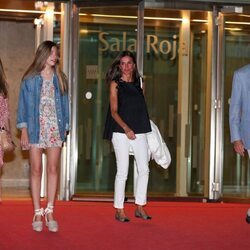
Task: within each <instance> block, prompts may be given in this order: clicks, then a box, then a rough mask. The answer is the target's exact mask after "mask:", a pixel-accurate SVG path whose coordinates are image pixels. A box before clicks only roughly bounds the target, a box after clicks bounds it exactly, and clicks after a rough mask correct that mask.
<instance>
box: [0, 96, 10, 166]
mask: <svg viewBox="0 0 250 250" xmlns="http://www.w3.org/2000/svg"><path fill="white" fill-rule="evenodd" d="M8 123H9V108H8V98H7V97H4V96H3V95H2V94H0V128H5V129H8V127H7V126H8ZM3 155H4V152H3V150H2V149H1V146H0V167H1V166H2V165H3Z"/></svg>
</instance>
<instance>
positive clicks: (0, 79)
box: [0, 59, 8, 97]
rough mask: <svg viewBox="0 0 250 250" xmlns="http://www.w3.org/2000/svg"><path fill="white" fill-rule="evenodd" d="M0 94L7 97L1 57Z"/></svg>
mask: <svg viewBox="0 0 250 250" xmlns="http://www.w3.org/2000/svg"><path fill="white" fill-rule="evenodd" d="M0 94H2V95H3V96H4V97H7V95H8V90H7V81H6V76H5V73H4V69H3V64H2V61H1V59H0Z"/></svg>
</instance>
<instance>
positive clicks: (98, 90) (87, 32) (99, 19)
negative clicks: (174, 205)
mask: <svg viewBox="0 0 250 250" xmlns="http://www.w3.org/2000/svg"><path fill="white" fill-rule="evenodd" d="M137 11H138V8H137V6H130V7H126V8H124V7H122V6H119V7H110V6H109V7H104V6H102V7H92V8H87V7H84V8H80V9H79V13H78V17H79V20H78V22H77V24H76V25H78V34H77V35H78V40H77V41H76V42H78V46H79V50H78V55H77V57H79V62H78V72H77V75H78V81H77V82H78V85H77V86H76V89H77V91H76V92H75V97H74V102H75V103H76V113H75V115H74V118H73V119H74V120H75V124H76V126H75V130H74V131H75V133H76V143H77V145H76V147H75V150H74V154H75V155H76V159H77V160H76V167H77V171H76V183H75V192H74V193H75V194H76V196H78V195H79V196H82V195H83V194H84V196H85V197H86V196H87V195H90V196H93V195H95V196H100V195H104V196H106V197H107V196H111V197H112V196H113V185H114V178H115V173H116V163H115V156H114V152H113V148H112V144H111V143H110V142H109V141H105V140H103V139H102V132H103V127H104V121H105V117H106V112H107V107H108V87H107V86H106V84H105V80H104V77H105V73H106V71H107V69H108V67H109V65H110V63H111V62H112V60H113V59H114V58H115V57H116V55H117V54H118V53H119V51H122V50H130V51H133V52H136V48H137V40H136V39H137V32H138V30H137V29H138V27H139V26H138V27H137V15H138V12H137ZM207 22H208V17H207V12H205V11H181V10H171V9H160V8H150V7H147V8H145V10H144V27H143V29H144V42H143V43H141V44H140V45H141V46H142V44H143V77H144V79H145V86H146V92H145V93H146V101H147V105H148V109H149V114H150V118H151V119H152V120H153V121H154V122H155V123H156V124H157V125H158V127H159V130H160V132H161V134H162V136H163V138H164V140H165V141H166V143H167V146H168V147H169V150H170V152H171V157H172V162H171V165H170V167H169V169H167V170H164V169H163V168H161V167H160V166H158V165H157V164H156V163H155V162H154V161H151V162H150V179H149V186H148V191H149V196H150V197H154V196H156V197H167V196H193V195H195V196H200V197H203V196H204V186H205V185H208V180H207V179H206V177H207V176H206V175H205V154H206V153H207V151H206V150H205V134H206V133H207V131H206V129H207V127H206V126H204V123H205V122H206V121H207V112H210V110H208V108H207V106H208V103H209V102H208V101H207V89H208V88H209V85H210V82H209V81H208V80H207V78H206V74H207V48H208V32H207ZM141 66H142V65H141ZM132 168H133V158H132V157H131V162H130V171H129V173H130V174H129V178H128V181H127V182H128V183H127V190H126V191H127V194H128V195H131V196H132V193H133V171H132Z"/></svg>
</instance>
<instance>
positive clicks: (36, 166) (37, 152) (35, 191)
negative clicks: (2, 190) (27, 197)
mask: <svg viewBox="0 0 250 250" xmlns="http://www.w3.org/2000/svg"><path fill="white" fill-rule="evenodd" d="M29 156H30V166H31V176H30V179H31V181H30V182H31V195H32V202H33V206H34V210H36V209H39V208H40V192H41V177H42V149H41V148H35V147H31V148H30V150H29ZM36 220H41V216H36Z"/></svg>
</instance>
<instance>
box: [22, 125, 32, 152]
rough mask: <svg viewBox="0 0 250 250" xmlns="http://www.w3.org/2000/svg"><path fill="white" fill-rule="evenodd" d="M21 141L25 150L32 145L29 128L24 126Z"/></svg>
mask: <svg viewBox="0 0 250 250" xmlns="http://www.w3.org/2000/svg"><path fill="white" fill-rule="evenodd" d="M20 143H21V147H22V149H23V150H27V149H29V147H30V145H29V136H28V131H27V128H22V132H21V141H20Z"/></svg>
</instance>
